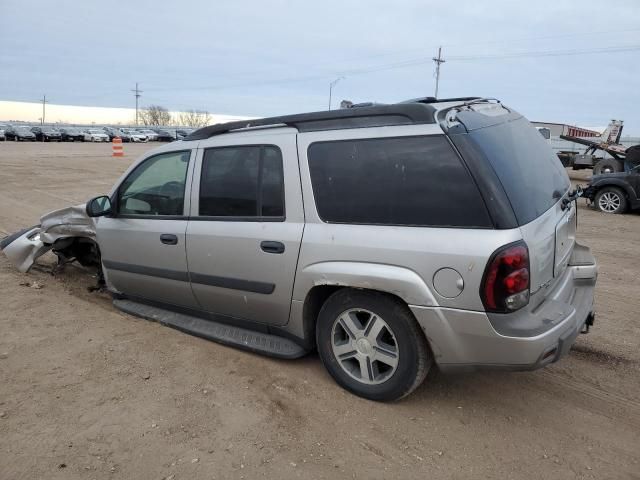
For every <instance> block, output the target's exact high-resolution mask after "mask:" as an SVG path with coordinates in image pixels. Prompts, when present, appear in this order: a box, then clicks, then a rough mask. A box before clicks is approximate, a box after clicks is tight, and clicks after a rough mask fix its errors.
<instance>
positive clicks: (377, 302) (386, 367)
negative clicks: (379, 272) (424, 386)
mask: <svg viewBox="0 0 640 480" xmlns="http://www.w3.org/2000/svg"><path fill="white" fill-rule="evenodd" d="M349 332H351V333H349ZM367 332H368V333H367ZM376 332H377V334H376ZM316 343H317V347H318V353H319V354H320V359H321V360H322V363H323V365H324V366H325V368H326V369H327V371H328V372H329V374H330V375H331V376H332V377H333V379H334V380H335V381H336V382H337V383H338V384H339V385H340V386H342V387H343V388H345V389H346V390H348V391H350V392H352V393H354V394H355V395H358V396H360V397H364V398H367V399H369V400H375V401H392V400H399V399H401V398H402V397H405V396H407V395H409V394H410V393H411V392H412V391H414V390H415V389H416V388H417V387H418V386H419V385H420V384H421V383H422V382H423V380H424V379H425V377H426V375H427V373H428V372H429V368H430V367H431V364H432V355H431V353H430V350H429V347H428V345H427V341H426V339H425V337H424V335H423V333H422V332H421V330H420V328H419V326H418V323H417V322H416V320H415V318H414V317H413V315H412V313H411V311H410V310H409V308H408V307H407V306H406V305H404V304H403V303H402V302H400V301H398V300H396V299H395V298H393V297H391V296H390V295H387V294H384V293H380V292H372V291H362V290H352V289H347V288H345V289H341V290H338V291H337V292H336V293H334V294H333V295H331V296H330V297H329V298H328V299H327V301H326V302H325V303H324V305H323V306H322V308H321V309H320V313H319V315H318V321H317V324H316Z"/></svg>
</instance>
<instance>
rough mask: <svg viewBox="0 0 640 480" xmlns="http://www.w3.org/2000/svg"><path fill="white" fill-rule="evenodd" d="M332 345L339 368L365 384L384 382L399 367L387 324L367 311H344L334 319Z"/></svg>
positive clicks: (392, 338)
mask: <svg viewBox="0 0 640 480" xmlns="http://www.w3.org/2000/svg"><path fill="white" fill-rule="evenodd" d="M331 348H332V351H333V355H334V357H335V359H336V361H337V362H338V365H340V368H342V370H343V371H344V372H345V373H346V374H347V375H349V376H350V377H351V378H353V379H355V380H357V381H358V382H360V383H364V384H366V385H378V384H381V383H383V382H385V381H387V380H388V379H389V378H391V376H392V375H393V374H394V373H395V371H396V369H397V368H398V360H399V357H400V355H399V354H400V352H399V350H398V342H397V340H396V336H395V334H394V333H393V330H391V327H389V324H388V323H387V322H385V321H384V319H382V317H380V316H379V315H377V314H375V313H374V312H371V311H369V310H365V309H361V308H357V309H350V310H346V311H344V312H343V313H341V314H340V315H339V316H338V317H337V318H336V319H335V321H334V322H333V328H332V331H331Z"/></svg>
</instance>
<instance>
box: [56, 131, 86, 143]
mask: <svg viewBox="0 0 640 480" xmlns="http://www.w3.org/2000/svg"><path fill="white" fill-rule="evenodd" d="M60 139H61V140H62V141H63V142H84V133H83V132H82V130H81V129H79V128H77V127H63V128H61V129H60Z"/></svg>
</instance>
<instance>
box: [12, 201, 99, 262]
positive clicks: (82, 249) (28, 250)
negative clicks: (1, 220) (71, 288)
mask: <svg viewBox="0 0 640 480" xmlns="http://www.w3.org/2000/svg"><path fill="white" fill-rule="evenodd" d="M0 249H1V250H2V251H3V252H4V254H5V255H6V256H7V258H8V259H9V261H10V262H11V263H13V264H14V265H15V267H16V268H17V269H18V270H19V271H20V272H23V273H24V272H28V271H29V269H30V268H31V267H32V265H33V264H34V263H35V261H36V260H37V259H38V258H39V257H41V256H42V255H44V254H45V253H47V252H48V251H49V250H52V251H53V253H55V254H56V255H57V256H58V264H59V265H62V264H65V263H69V262H71V261H74V260H77V261H78V262H79V263H80V264H81V265H83V266H99V265H100V249H99V248H98V244H97V243H96V226H95V222H94V219H93V218H91V217H89V216H88V215H87V212H86V206H85V205H77V206H75V207H68V208H63V209H61V210H56V211H54V212H51V213H47V214H46V215H44V216H43V217H42V218H41V219H40V225H36V226H33V227H30V228H26V229H24V230H21V231H19V232H16V233H13V234H11V235H9V236H8V237H5V238H4V239H2V240H1V241H0Z"/></svg>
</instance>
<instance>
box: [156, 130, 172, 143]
mask: <svg viewBox="0 0 640 480" xmlns="http://www.w3.org/2000/svg"><path fill="white" fill-rule="evenodd" d="M156 135H158V137H157V139H156V140H158V141H159V142H173V141H174V140H176V139H177V136H176V131H175V130H170V129H167V128H157V129H156Z"/></svg>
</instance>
